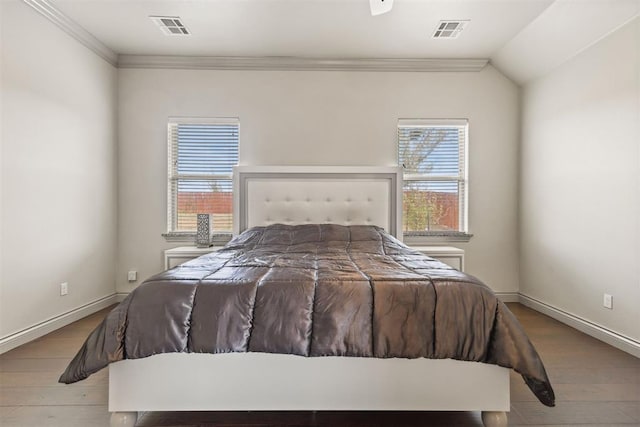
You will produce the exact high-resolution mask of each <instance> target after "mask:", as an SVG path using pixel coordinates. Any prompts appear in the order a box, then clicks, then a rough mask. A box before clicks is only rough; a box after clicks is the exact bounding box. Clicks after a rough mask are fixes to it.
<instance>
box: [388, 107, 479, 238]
mask: <svg viewBox="0 0 640 427" xmlns="http://www.w3.org/2000/svg"><path fill="white" fill-rule="evenodd" d="M467 129H468V123H467V120H427V119H420V120H407V119H402V120H399V121H398V162H399V164H400V166H402V167H403V169H404V176H403V178H404V188H403V231H404V233H405V235H410V236H411V235H414V236H420V235H425V236H428V235H443V234H444V235H446V234H459V233H464V232H466V231H467V177H466V175H467V174H466V171H467V163H466V148H467V133H468V132H467Z"/></svg>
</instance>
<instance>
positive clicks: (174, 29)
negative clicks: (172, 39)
mask: <svg viewBox="0 0 640 427" xmlns="http://www.w3.org/2000/svg"><path fill="white" fill-rule="evenodd" d="M149 18H150V19H151V20H152V21H153V22H154V23H155V24H156V25H157V26H158V27H159V28H160V29H161V30H162V32H163V33H164V34H165V35H167V36H188V35H190V34H191V33H190V32H189V30H187V27H185V26H184V24H183V23H182V21H181V20H180V17H179V16H150V17H149Z"/></svg>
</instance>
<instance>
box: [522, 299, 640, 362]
mask: <svg viewBox="0 0 640 427" xmlns="http://www.w3.org/2000/svg"><path fill="white" fill-rule="evenodd" d="M520 303H521V304H522V305H526V306H527V307H529V308H532V309H533V310H536V311H539V312H540V313H542V314H546V315H547V316H549V317H552V318H554V319H556V320H558V321H560V322H562V323H564V324H565V325H569V326H571V327H572V328H574V329H577V330H579V331H580V332H584V333H585V334H587V335H590V336H592V337H594V338H596V339H599V340H600V341H604V342H606V343H607V344H609V345H612V346H614V347H616V348H618V349H620V350H622V351H624V352H627V353H629V354H632V355H634V356H635V357H640V342H638V341H636V340H634V339H632V338H629V337H626V336H624V335H621V334H619V333H617V332H614V331H612V330H609V329H607V328H605V327H604V326H600V325H598V324H597V323H594V322H591V321H589V320H587V319H583V318H582V317H580V316H576V315H575V314H572V313H569V312H567V311H564V310H561V309H559V308H556V307H554V306H552V305H549V304H547V303H545V302H542V301H539V300H537V299H535V298H532V297H530V296H528V295H525V294H523V293H520Z"/></svg>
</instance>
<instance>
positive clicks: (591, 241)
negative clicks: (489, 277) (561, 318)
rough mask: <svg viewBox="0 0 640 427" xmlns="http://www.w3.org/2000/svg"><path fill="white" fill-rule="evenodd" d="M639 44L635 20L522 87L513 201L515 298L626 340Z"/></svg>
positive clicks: (636, 177)
mask: <svg viewBox="0 0 640 427" xmlns="http://www.w3.org/2000/svg"><path fill="white" fill-rule="evenodd" d="M639 43H640V19H638V18H636V19H635V20H634V21H632V22H631V23H629V24H627V25H626V26H624V27H623V28H621V29H619V30H618V31H616V32H615V33H613V34H611V35H609V36H608V37H606V38H605V39H603V40H601V41H600V42H598V43H597V44H595V45H593V46H591V47H590V48H589V49H587V50H585V51H583V52H582V53H581V54H579V55H578V56H577V57H575V58H573V59H572V60H570V61H568V62H566V63H565V64H563V65H562V66H560V67H559V68H557V69H555V70H554V71H553V72H551V73H549V74H548V75H546V76H544V77H542V78H539V79H537V80H535V81H533V82H531V83H529V84H527V85H526V86H525V87H524V90H523V102H522V107H523V112H522V151H521V191H520V195H521V197H520V213H521V215H520V233H521V234H520V236H521V247H520V250H521V257H520V263H521V264H520V266H521V275H520V286H521V292H522V293H524V294H526V295H528V296H531V297H533V298H535V299H537V300H539V301H542V302H544V303H546V304H549V305H551V306H554V307H556V308H559V309H561V310H564V311H566V312H569V313H572V314H574V315H577V316H579V317H582V318H584V319H586V320H588V321H590V322H594V323H597V324H599V325H602V326H604V327H606V328H608V329H610V330H613V331H615V332H617V333H619V334H623V335H626V336H628V337H631V338H633V339H635V340H640V309H639V308H638V307H639V306H640V305H639V304H640V227H639V220H640V58H639V56H640V46H639ZM605 292H606V293H610V294H612V295H613V298H614V299H613V307H614V309H613V310H608V309H605V308H603V306H602V299H603V294H604V293H605Z"/></svg>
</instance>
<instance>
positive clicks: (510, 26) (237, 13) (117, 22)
mask: <svg viewBox="0 0 640 427" xmlns="http://www.w3.org/2000/svg"><path fill="white" fill-rule="evenodd" d="M26 1H27V2H30V1H29V0H26ZM33 2H37V3H43V2H45V3H47V4H48V5H50V6H52V7H53V8H55V9H57V10H58V11H59V12H61V13H62V14H63V15H65V16H66V17H67V18H69V19H70V20H71V21H73V22H75V23H76V24H78V25H79V26H80V27H82V28H83V29H84V30H86V31H87V32H88V33H90V34H91V35H93V36H94V37H95V38H96V39H98V40H99V41H100V42H102V43H103V44H104V45H105V46H106V47H108V48H109V49H111V50H112V51H113V52H115V53H117V54H120V55H166V56H199V57H297V58H341V59H362V58H385V59H399V58H402V59H431V58H438V59H491V60H492V62H493V63H494V64H495V65H496V66H497V67H498V68H499V69H501V70H502V71H503V72H505V74H507V75H508V76H509V77H511V78H512V79H514V80H515V81H517V82H519V83H523V82H526V81H527V80H530V79H532V78H535V77H536V76H538V75H541V74H542V73H544V72H546V71H548V70H549V69H551V68H553V67H555V66H557V65H559V64H560V63H562V62H563V61H565V60H566V59H568V58H570V57H571V56H573V55H575V54H576V53H577V52H579V51H580V50H581V49H583V48H584V47H586V46H588V45H590V44H592V43H593V42H595V41H596V40H598V39H600V38H601V37H603V36H604V35H606V34H608V33H609V32H611V31H613V30H614V29H615V28H618V27H619V26H620V25H622V24H623V23H624V22H627V21H628V20H629V19H631V18H633V17H634V16H637V14H638V11H639V9H640V0H555V1H554V0H395V2H394V6H393V10H392V11H391V12H389V13H386V14H384V15H380V16H375V17H373V16H371V14H370V12H369V2H368V0H198V1H195V0H126V1H125V0H37V1H33V0H31V3H33ZM152 15H169V16H179V17H180V18H181V19H182V21H183V23H184V24H185V25H186V27H187V28H188V29H189V31H190V32H191V33H192V34H191V35H190V36H186V37H170V36H165V35H164V34H163V33H162V32H161V31H160V29H159V28H158V27H157V26H156V25H155V24H154V23H153V22H152V21H151V20H150V19H149V16H152ZM440 20H470V21H469V23H468V25H467V27H466V28H465V30H464V31H463V32H462V33H461V34H460V35H459V37H458V38H456V39H433V38H432V37H431V36H432V34H433V32H434V30H435V28H436V26H437V24H438V22H439V21H440Z"/></svg>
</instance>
